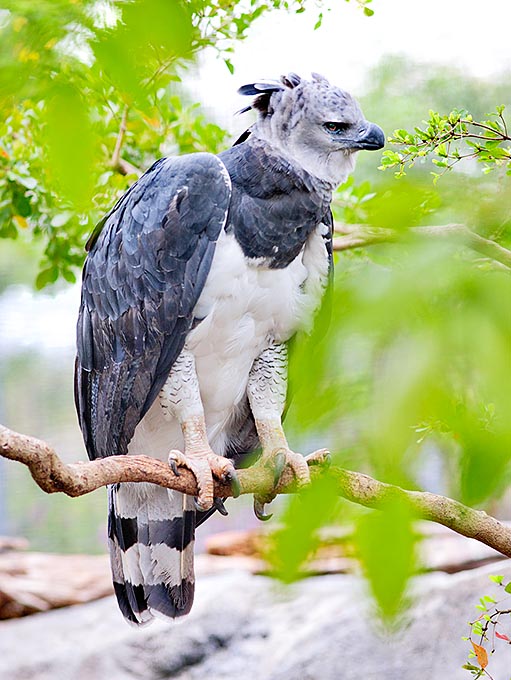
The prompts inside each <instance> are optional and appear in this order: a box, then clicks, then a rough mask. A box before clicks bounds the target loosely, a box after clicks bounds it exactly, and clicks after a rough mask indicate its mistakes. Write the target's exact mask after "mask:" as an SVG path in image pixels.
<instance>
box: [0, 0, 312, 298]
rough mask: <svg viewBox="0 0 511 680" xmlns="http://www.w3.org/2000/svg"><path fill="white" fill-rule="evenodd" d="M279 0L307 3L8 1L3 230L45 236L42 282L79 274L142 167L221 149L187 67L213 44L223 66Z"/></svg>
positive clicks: (1, 102) (2, 99) (0, 67)
mask: <svg viewBox="0 0 511 680" xmlns="http://www.w3.org/2000/svg"><path fill="white" fill-rule="evenodd" d="M280 8H283V9H287V10H288V11H295V12H301V11H303V10H304V9H305V1H304V0H289V1H288V2H283V0H268V1H266V2H263V1H262V0H247V2H239V1H238V0H214V1H212V2H206V1H205V0H191V1H190V2H185V1H184V0H129V1H125V0H104V1H102V2H98V1H94V0H73V1H71V0H20V1H18V0H16V2H13V1H12V0H4V2H2V3H1V8H0V114H1V118H0V238H1V237H3V238H17V237H19V236H22V237H24V238H25V239H26V240H29V239H31V238H35V239H36V240H38V241H40V242H41V244H42V247H43V251H44V256H43V260H42V262H41V265H40V271H39V274H38V276H37V280H36V286H37V287H38V288H42V287H44V286H45V285H47V284H49V283H53V282H55V281H56V280H58V279H59V277H63V278H64V279H65V280H66V281H70V282H71V281H74V280H75V272H76V269H77V267H79V266H80V265H81V264H82V262H83V258H84V250H83V246H84V243H85V241H86V239H87V235H88V234H89V233H90V232H91V231H92V229H93V227H94V224H95V223H96V222H97V221H99V219H100V218H101V217H102V215H104V214H105V212H107V211H108V210H109V208H110V207H111V206H112V204H113V203H115V200H116V199H117V197H118V196H119V194H120V193H122V192H123V191H124V190H125V189H126V188H127V187H128V186H129V184H131V183H132V182H133V181H134V180H135V179H136V177H137V174H138V171H137V170H136V169H141V170H143V169H145V168H147V167H149V166H150V165H151V164H152V162H153V161H154V160H155V159H156V158H159V157H161V156H163V155H167V154H173V153H190V152H194V151H211V152H213V153H215V152H217V151H219V150H220V149H221V148H222V147H224V146H225V145H226V137H227V133H226V132H225V131H224V130H222V129H221V128H220V127H219V126H218V125H216V124H215V123H214V122H211V121H207V120H206V119H205V117H204V115H203V114H202V112H201V110H200V106H199V105H198V104H196V103H194V102H193V101H192V100H191V98H190V96H189V95H188V93H187V90H186V88H185V86H184V85H183V84H182V82H181V78H182V75H183V74H184V73H186V71H187V69H188V68H189V67H190V66H191V64H192V63H193V60H194V59H195V56H196V55H197V54H198V52H199V51H201V50H204V49H206V48H214V49H215V50H217V51H219V52H221V53H222V54H223V55H224V56H225V59H226V61H227V62H228V55H229V50H232V46H233V44H234V43H235V41H239V40H241V39H243V38H244V37H245V36H246V34H247V31H248V29H249V27H250V26H251V25H252V23H253V22H254V21H255V20H256V19H257V18H258V17H259V16H261V15H262V14H263V13H265V12H268V11H270V10H274V9H280ZM228 66H229V63H228ZM121 161H125V162H126V163H125V164H123V162H121ZM133 169H135V173H133ZM126 173H127V174H128V176H126Z"/></svg>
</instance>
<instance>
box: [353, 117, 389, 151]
mask: <svg viewBox="0 0 511 680" xmlns="http://www.w3.org/2000/svg"><path fill="white" fill-rule="evenodd" d="M355 146H356V147H357V149H367V150H368V151H377V150H378V149H383V147H384V146H385V134H384V132H383V130H382V129H381V127H379V126H378V125H375V124H374V123H368V124H367V128H366V129H365V131H364V132H363V135H362V137H360V139H358V140H357V141H356V143H355Z"/></svg>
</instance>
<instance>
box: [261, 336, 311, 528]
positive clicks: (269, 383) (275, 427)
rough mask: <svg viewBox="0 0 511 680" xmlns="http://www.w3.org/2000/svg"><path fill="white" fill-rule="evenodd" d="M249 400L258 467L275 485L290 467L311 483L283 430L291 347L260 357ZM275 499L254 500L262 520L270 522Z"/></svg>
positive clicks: (279, 346)
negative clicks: (256, 437)
mask: <svg viewBox="0 0 511 680" xmlns="http://www.w3.org/2000/svg"><path fill="white" fill-rule="evenodd" d="M247 392H248V399H249V402H250V408H251V409H252V414H253V416H254V419H255V425H256V429H257V434H258V435H259V441H260V443H261V447H262V454H261V458H260V459H259V461H258V462H257V463H256V465H262V466H265V467H271V469H272V470H273V475H274V482H275V485H277V484H278V482H279V479H280V476H281V474H282V472H283V470H284V468H285V466H286V465H289V466H290V467H291V468H292V470H293V472H294V475H295V478H296V480H297V481H298V482H299V483H300V484H306V483H308V482H309V481H310V473H309V467H308V465H307V462H306V460H305V458H304V457H303V456H302V455H301V454H298V453H294V452H293V451H291V449H290V448H289V445H288V443H287V439H286V435H285V434H284V430H283V428H282V413H283V411H284V406H285V403H286V393H287V346H286V345H285V344H284V343H281V344H277V343H274V344H272V345H271V346H270V347H268V348H267V349H265V350H264V351H263V352H261V354H260V355H259V356H258V357H257V359H256V360H255V361H254V363H253V365H252V369H251V371H250V376H249V380H248V388H247ZM274 497H275V496H274V495H270V496H267V497H264V498H263V497H260V496H254V511H255V513H256V515H257V517H258V518H259V519H262V520H265V519H269V517H270V516H271V515H265V514H264V505H265V503H269V502H271V501H272V500H273V498H274Z"/></svg>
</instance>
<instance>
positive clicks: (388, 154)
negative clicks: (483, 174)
mask: <svg viewBox="0 0 511 680" xmlns="http://www.w3.org/2000/svg"><path fill="white" fill-rule="evenodd" d="M503 112H504V106H498V107H497V110H496V112H495V113H494V114H492V116H491V117H490V118H489V119H488V120H484V121H476V120H474V118H473V116H472V115H471V114H470V113H468V112H467V111H458V110H454V111H451V112H450V113H449V114H447V115H440V114H438V113H436V112H435V111H430V112H429V120H428V121H427V123H426V125H427V127H425V128H420V127H416V128H415V131H414V132H413V133H410V132H407V131H406V130H403V129H401V130H395V131H394V134H393V135H392V136H391V137H390V138H389V140H388V141H389V142H390V143H391V144H399V145H401V147H402V148H401V149H400V150H399V151H393V150H387V151H384V153H383V157H382V165H381V169H384V170H386V169H387V168H395V167H396V166H397V168H398V170H397V172H396V173H395V175H396V177H403V176H404V175H405V168H406V167H408V168H412V167H413V166H414V165H415V162H416V161H417V160H418V159H421V158H424V157H425V156H427V155H428V154H431V155H434V158H433V163H434V165H436V167H437V168H441V169H443V172H445V171H446V170H451V169H452V168H453V167H454V166H455V165H456V164H457V163H459V162H460V161H461V160H464V159H468V158H469V159H475V160H476V161H477V162H479V163H483V164H484V165H485V171H487V172H489V171H490V170H491V169H492V168H493V167H500V166H503V167H506V168H508V174H511V146H510V144H509V142H511V136H509V134H508V129H507V123H506V120H505V118H504V115H503ZM432 174H433V175H434V177H435V179H438V177H440V175H439V174H438V173H435V172H434V173H432Z"/></svg>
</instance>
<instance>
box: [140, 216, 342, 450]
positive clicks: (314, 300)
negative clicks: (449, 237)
mask: <svg viewBox="0 0 511 680" xmlns="http://www.w3.org/2000/svg"><path fill="white" fill-rule="evenodd" d="M325 229H327V227H325V225H320V226H319V227H318V228H317V229H316V230H315V232H313V234H312V235H311V236H310V237H309V239H308V241H307V243H306V245H305V247H304V249H303V251H302V252H301V253H300V255H299V256H298V257H297V258H296V259H295V260H294V261H293V262H292V263H291V264H290V265H289V266H288V267H285V268H284V269H270V268H269V267H266V266H262V265H261V263H258V262H255V261H250V260H247V258H245V256H244V255H243V252H242V250H241V248H240V246H239V244H238V242H237V241H236V239H235V237H234V235H232V234H226V233H225V232H222V234H221V236H220V238H219V240H218V243H217V246H216V250H215V255H214V258H213V262H212V265H211V270H210V273H209V275H208V279H207V281H206V285H205V286H204V289H203V291H202V294H201V296H200V298H199V300H198V302H197V305H196V307H195V310H194V315H195V317H196V318H198V319H203V321H201V322H200V323H199V324H198V325H197V326H196V327H195V328H194V329H193V330H192V331H191V332H190V334H189V335H188V338H187V341H186V349H188V350H189V351H191V352H192V353H193V355H194V356H195V365H196V370H197V376H198V380H199V385H200V391H201V398H202V403H203V406H204V413H205V417H206V424H207V428H208V437H209V440H210V443H211V446H212V448H213V450H215V451H216V452H217V453H219V454H221V453H223V452H224V450H225V446H226V440H225V433H224V428H225V426H226V424H227V423H228V421H229V419H230V418H231V415H232V413H233V412H234V410H235V409H236V406H237V404H238V403H239V402H240V401H241V400H242V399H243V398H244V395H245V393H246V388H247V382H248V375H249V372H250V369H251V367H252V363H253V362H254V360H255V359H256V357H257V356H259V354H260V353H261V352H262V351H263V350H264V349H265V348H266V347H267V346H268V344H269V342H270V341H271V340H273V339H274V340H277V342H285V341H287V340H288V339H289V338H290V337H291V336H292V335H293V334H294V333H295V332H296V331H297V330H299V329H301V328H305V329H309V327H310V325H311V323H312V319H313V316H314V312H315V311H316V309H317V307H318V306H319V303H320V300H321V297H322V294H323V292H324V289H325V286H326V282H327V277H328V256H327V251H326V248H325V243H324V239H323V234H324V233H325ZM182 444H183V442H182V436H181V428H180V426H179V424H178V423H177V422H173V421H170V422H169V421H168V420H165V419H164V418H163V415H162V412H161V406H160V404H159V401H158V400H156V401H155V403H154V404H153V406H152V407H151V409H150V410H149V412H148V413H147V414H146V416H145V417H144V419H143V420H142V422H141V423H140V424H139V425H138V427H137V430H136V432H135V436H134V438H133V440H132V442H131V444H130V447H129V452H130V453H136V452H139V453H141V452H143V453H147V454H150V455H155V456H157V457H161V458H162V459H165V458H166V456H167V454H168V452H169V450H170V449H171V448H181V447H182Z"/></svg>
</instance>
